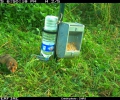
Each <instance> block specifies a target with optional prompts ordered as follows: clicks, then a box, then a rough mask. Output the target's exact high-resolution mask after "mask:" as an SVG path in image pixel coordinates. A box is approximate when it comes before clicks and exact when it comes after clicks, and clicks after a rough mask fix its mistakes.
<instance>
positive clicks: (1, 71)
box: [0, 64, 11, 75]
mask: <svg viewBox="0 0 120 100" xmlns="http://www.w3.org/2000/svg"><path fill="white" fill-rule="evenodd" d="M10 73H11V72H10V71H9V70H8V69H7V67H6V65H3V64H0V74H4V75H8V74H10Z"/></svg>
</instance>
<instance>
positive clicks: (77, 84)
mask: <svg viewBox="0 0 120 100" xmlns="http://www.w3.org/2000/svg"><path fill="white" fill-rule="evenodd" d="M58 13H59V4H45V3H43V4H42V3H34V4H32V3H29V4H27V3H26V4H25V3H23V4H22V3H21V4H18V3H16V4H15V3H14V4H5V3H1V4H0V41H1V42H0V54H4V53H9V54H11V55H12V56H13V57H14V58H15V59H16V60H17V61H18V64H19V66H18V69H17V71H16V72H15V73H14V74H12V73H10V72H9V71H8V70H7V69H6V67H5V66H1V67H0V83H1V84H0V94H1V97H3V96H9V97H20V96H22V97H23V96H28V97H31V96H39V97H40V96H42V97H43V96H48V97H49V96H55V97H56V96H59V97H60V96H64V97H70V96H74V97H75V96H76V97H99V96H105V97H108V96H113V97H114V96H120V91H119V90H120V29H119V27H120V24H119V23H120V3H72V4H70V3H67V4H66V6H65V13H64V18H63V21H65V22H78V23H82V24H84V25H85V33H84V37H83V42H82V48H81V53H80V55H79V57H77V58H72V59H60V60H59V62H58V63H56V62H55V60H54V59H51V60H50V61H48V62H43V61H39V60H35V59H34V58H33V57H32V56H31V55H32V54H39V53H40V44H41V38H42V35H41V30H42V28H43V27H44V19H45V16H46V15H55V16H58Z"/></svg>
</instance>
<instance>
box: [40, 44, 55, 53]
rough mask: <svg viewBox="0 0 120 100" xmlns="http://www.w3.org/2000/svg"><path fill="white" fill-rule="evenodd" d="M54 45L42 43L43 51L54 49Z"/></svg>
mask: <svg viewBox="0 0 120 100" xmlns="http://www.w3.org/2000/svg"><path fill="white" fill-rule="evenodd" d="M54 46H55V45H46V44H43V43H42V45H41V49H42V50H43V51H47V52H51V51H54Z"/></svg>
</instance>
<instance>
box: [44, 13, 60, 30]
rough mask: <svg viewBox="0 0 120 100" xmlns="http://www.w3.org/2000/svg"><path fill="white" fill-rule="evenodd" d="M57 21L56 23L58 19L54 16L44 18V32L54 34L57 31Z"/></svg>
mask: <svg viewBox="0 0 120 100" xmlns="http://www.w3.org/2000/svg"><path fill="white" fill-rule="evenodd" d="M57 21H58V17H56V16H52V15H48V16H46V17H45V25H44V30H46V31H51V32H56V31H57Z"/></svg>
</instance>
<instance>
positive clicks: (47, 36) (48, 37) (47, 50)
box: [41, 30, 57, 58]
mask: <svg viewBox="0 0 120 100" xmlns="http://www.w3.org/2000/svg"><path fill="white" fill-rule="evenodd" d="M56 33H57V32H48V31H45V30H43V32H42V45H41V54H42V55H43V56H44V57H45V58H49V57H50V56H52V55H53V53H54V47H55V41H56Z"/></svg>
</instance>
